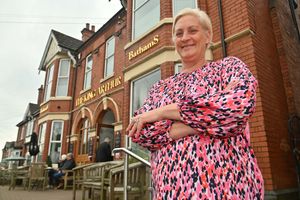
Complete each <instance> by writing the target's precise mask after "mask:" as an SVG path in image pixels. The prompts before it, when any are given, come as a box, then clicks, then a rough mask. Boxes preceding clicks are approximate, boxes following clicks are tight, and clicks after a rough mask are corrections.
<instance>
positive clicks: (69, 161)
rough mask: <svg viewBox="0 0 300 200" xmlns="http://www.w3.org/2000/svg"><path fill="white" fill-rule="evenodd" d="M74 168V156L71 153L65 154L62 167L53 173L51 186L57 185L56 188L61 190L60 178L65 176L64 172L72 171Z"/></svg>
mask: <svg viewBox="0 0 300 200" xmlns="http://www.w3.org/2000/svg"><path fill="white" fill-rule="evenodd" d="M75 166H76V163H75V161H74V156H73V154H72V153H68V154H67V158H66V161H64V163H63V165H62V166H61V167H60V168H59V169H58V170H57V171H56V172H54V173H53V175H52V177H51V180H52V183H53V185H58V186H57V187H56V188H57V189H58V188H61V187H62V186H63V183H59V181H60V178H61V177H63V176H64V175H65V172H64V170H72V169H73V168H74V167H75Z"/></svg>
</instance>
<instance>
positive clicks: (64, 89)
mask: <svg viewBox="0 0 300 200" xmlns="http://www.w3.org/2000/svg"><path fill="white" fill-rule="evenodd" d="M69 71H70V60H66V59H62V60H60V64H59V70H58V77H57V87H56V96H67V95H68V83H69Z"/></svg>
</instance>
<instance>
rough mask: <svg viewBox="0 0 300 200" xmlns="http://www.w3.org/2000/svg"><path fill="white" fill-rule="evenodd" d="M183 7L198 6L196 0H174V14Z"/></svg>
mask: <svg viewBox="0 0 300 200" xmlns="http://www.w3.org/2000/svg"><path fill="white" fill-rule="evenodd" d="M183 8H196V0H173V16H175V15H176V14H177V13H178V12H179V11H180V10H181V9H183Z"/></svg>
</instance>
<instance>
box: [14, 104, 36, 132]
mask: <svg viewBox="0 0 300 200" xmlns="http://www.w3.org/2000/svg"><path fill="white" fill-rule="evenodd" d="M39 112H40V106H39V105H38V104H35V103H29V104H28V106H27V108H26V111H25V114H24V117H23V120H22V121H21V122H19V123H18V124H17V125H16V126H18V127H20V126H22V125H23V124H25V123H27V122H28V121H30V119H28V118H27V117H28V116H31V117H35V116H36V115H38V114H39Z"/></svg>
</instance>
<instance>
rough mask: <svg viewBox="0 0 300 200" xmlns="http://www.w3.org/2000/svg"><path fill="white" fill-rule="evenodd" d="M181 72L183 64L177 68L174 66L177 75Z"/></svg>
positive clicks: (178, 64) (176, 65)
mask: <svg viewBox="0 0 300 200" xmlns="http://www.w3.org/2000/svg"><path fill="white" fill-rule="evenodd" d="M181 70H182V63H176V64H175V66H174V72H175V74H177V73H179V72H181Z"/></svg>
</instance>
